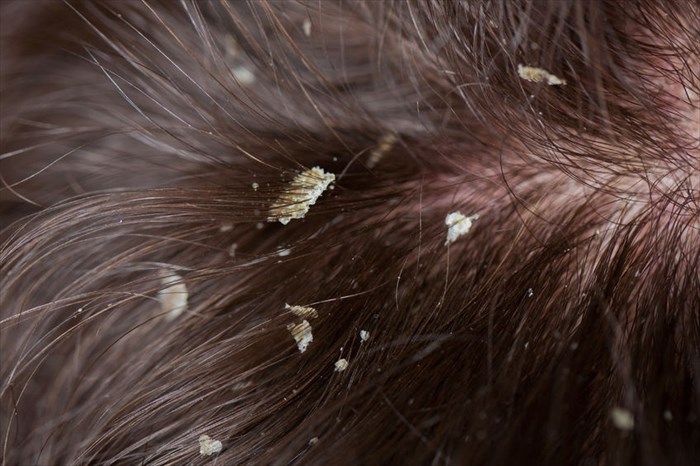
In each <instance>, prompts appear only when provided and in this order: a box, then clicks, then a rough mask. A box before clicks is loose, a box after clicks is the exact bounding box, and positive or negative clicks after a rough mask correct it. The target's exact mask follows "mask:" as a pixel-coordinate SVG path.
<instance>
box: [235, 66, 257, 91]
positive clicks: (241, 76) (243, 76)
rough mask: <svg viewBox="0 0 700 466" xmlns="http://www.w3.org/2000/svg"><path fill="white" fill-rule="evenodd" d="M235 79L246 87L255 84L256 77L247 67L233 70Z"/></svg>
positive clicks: (238, 67)
mask: <svg viewBox="0 0 700 466" xmlns="http://www.w3.org/2000/svg"><path fill="white" fill-rule="evenodd" d="M233 77H234V78H236V80H237V81H238V82H239V83H241V84H243V85H244V86H245V85H248V84H253V83H254V82H255V75H254V74H253V72H252V71H250V70H249V69H248V68H246V67H245V66H237V67H235V68H234V69H233Z"/></svg>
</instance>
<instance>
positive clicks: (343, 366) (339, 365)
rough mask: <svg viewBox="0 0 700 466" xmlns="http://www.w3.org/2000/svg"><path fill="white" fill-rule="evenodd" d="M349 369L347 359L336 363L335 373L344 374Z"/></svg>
mask: <svg viewBox="0 0 700 466" xmlns="http://www.w3.org/2000/svg"><path fill="white" fill-rule="evenodd" d="M347 368H348V360H347V359H338V360H337V361H336V362H335V371H336V372H343V371H344V370H345V369H347Z"/></svg>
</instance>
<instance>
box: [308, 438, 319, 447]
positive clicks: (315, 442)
mask: <svg viewBox="0 0 700 466" xmlns="http://www.w3.org/2000/svg"><path fill="white" fill-rule="evenodd" d="M317 443H318V437H313V438H312V439H310V440H309V446H312V445H316V444H317Z"/></svg>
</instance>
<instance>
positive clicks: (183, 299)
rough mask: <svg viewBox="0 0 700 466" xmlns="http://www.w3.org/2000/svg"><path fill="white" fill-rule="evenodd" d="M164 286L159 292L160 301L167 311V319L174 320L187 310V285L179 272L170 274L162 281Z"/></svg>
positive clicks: (164, 310) (162, 307) (163, 308)
mask: <svg viewBox="0 0 700 466" xmlns="http://www.w3.org/2000/svg"><path fill="white" fill-rule="evenodd" d="M160 283H161V285H162V286H163V288H162V289H161V290H160V291H159V292H158V301H160V306H161V309H162V310H163V312H164V313H165V318H166V319H167V320H174V319H176V318H177V317H178V316H179V315H180V314H182V313H183V312H185V311H186V310H187V298H188V296H189V294H188V292H187V285H185V283H184V282H183V281H182V277H181V276H180V275H177V274H170V275H167V276H165V277H163V278H162V279H161V281H160Z"/></svg>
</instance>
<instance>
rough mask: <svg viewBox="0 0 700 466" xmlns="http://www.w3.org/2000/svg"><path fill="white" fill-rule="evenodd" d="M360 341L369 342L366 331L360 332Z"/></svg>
mask: <svg viewBox="0 0 700 466" xmlns="http://www.w3.org/2000/svg"><path fill="white" fill-rule="evenodd" d="M360 340H362V341H367V340H369V332H368V331H367V330H360Z"/></svg>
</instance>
